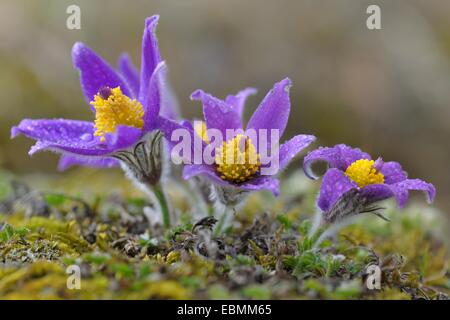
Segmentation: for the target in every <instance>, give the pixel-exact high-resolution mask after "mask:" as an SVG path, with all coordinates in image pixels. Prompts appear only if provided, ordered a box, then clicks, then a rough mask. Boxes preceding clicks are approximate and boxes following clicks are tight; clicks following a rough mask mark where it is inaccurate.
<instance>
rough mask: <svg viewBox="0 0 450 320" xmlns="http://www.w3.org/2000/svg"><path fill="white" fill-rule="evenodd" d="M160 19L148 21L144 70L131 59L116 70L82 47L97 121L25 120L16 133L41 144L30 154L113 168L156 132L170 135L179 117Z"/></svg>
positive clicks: (75, 52)
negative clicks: (157, 33)
mask: <svg viewBox="0 0 450 320" xmlns="http://www.w3.org/2000/svg"><path fill="white" fill-rule="evenodd" d="M158 19H159V17H158V16H152V17H149V18H147V19H146V21H145V28H144V35H143V40H142V57H141V70H140V72H138V70H137V69H136V68H135V67H134V65H133V64H132V62H131V60H130V58H129V57H128V55H126V54H123V55H122V56H121V57H120V59H119V67H118V70H114V69H113V67H111V66H110V65H109V64H108V63H107V62H106V61H105V60H103V59H102V58H101V57H100V56H98V55H97V54H96V53H95V52H94V51H93V50H92V49H90V48H89V47H87V46H86V45H84V44H82V43H76V44H75V45H74V46H73V49H72V60H73V64H74V66H75V67H76V68H77V69H78V70H79V72H80V82H81V88H82V91H83V93H84V96H85V98H86V101H87V103H88V104H90V106H91V110H92V111H93V112H94V118H95V120H94V121H93V122H89V121H78V120H65V119H43V120H32V119H25V120H22V121H21V123H20V124H19V125H18V126H15V127H13V128H12V130H11V135H12V137H13V138H14V137H16V136H17V135H19V134H23V135H25V136H27V137H29V138H31V139H34V140H36V141H37V142H36V144H35V145H34V146H33V147H32V148H31V150H30V152H29V153H30V155H31V154H33V153H35V152H38V151H41V150H52V151H56V152H58V153H61V154H62V155H63V156H62V158H61V161H60V164H59V167H60V169H65V168H67V167H68V166H71V165H74V164H77V165H86V166H99V167H111V166H116V165H117V164H118V161H117V160H116V159H114V158H111V157H112V156H114V155H115V154H116V153H117V152H118V151H122V150H126V149H128V148H132V147H133V146H135V145H136V144H137V143H138V142H139V141H141V140H142V139H143V138H144V136H145V135H146V134H147V133H149V132H152V131H154V130H161V131H163V132H164V131H165V129H166V127H167V126H170V123H169V122H170V121H169V120H168V119H167V118H175V117H176V114H177V112H176V104H175V103H174V99H173V96H172V95H171V90H170V88H169V87H168V85H167V81H166V64H165V62H164V61H162V60H161V56H160V53H159V48H158V43H157V39H156V36H155V28H156V25H157V23H158Z"/></svg>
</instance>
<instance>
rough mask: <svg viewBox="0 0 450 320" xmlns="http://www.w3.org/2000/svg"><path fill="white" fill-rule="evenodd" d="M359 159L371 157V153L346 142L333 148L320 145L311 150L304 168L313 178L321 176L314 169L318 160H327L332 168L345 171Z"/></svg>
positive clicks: (304, 162)
mask: <svg viewBox="0 0 450 320" xmlns="http://www.w3.org/2000/svg"><path fill="white" fill-rule="evenodd" d="M359 159H371V157H370V155H369V154H367V153H365V152H362V151H361V150H360V149H358V148H351V147H349V146H346V145H345V144H338V145H336V146H334V147H332V148H328V147H326V148H324V147H320V148H318V149H316V150H313V151H311V152H310V153H308V155H307V156H306V157H305V159H304V161H303V170H304V171H305V174H306V175H307V176H308V177H309V178H311V179H318V178H319V177H318V176H317V175H316V174H314V172H313V171H312V168H311V167H312V165H313V164H314V163H315V162H317V161H325V162H326V163H327V164H328V166H329V167H330V168H337V169H339V170H342V171H345V170H346V169H347V167H348V166H349V165H350V164H352V163H353V162H355V161H356V160H359Z"/></svg>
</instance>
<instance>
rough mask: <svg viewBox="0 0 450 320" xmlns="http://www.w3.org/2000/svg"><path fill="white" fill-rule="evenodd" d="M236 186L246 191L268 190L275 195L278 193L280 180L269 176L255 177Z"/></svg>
mask: <svg viewBox="0 0 450 320" xmlns="http://www.w3.org/2000/svg"><path fill="white" fill-rule="evenodd" d="M236 187H237V188H240V189H242V190H247V191H258V190H268V191H270V192H272V194H273V195H274V196H276V197H277V196H278V195H279V194H280V181H279V180H278V179H276V178H273V177H269V176H264V177H263V176H260V177H256V178H253V179H251V180H249V181H248V182H244V183H243V184H240V185H238V186H236Z"/></svg>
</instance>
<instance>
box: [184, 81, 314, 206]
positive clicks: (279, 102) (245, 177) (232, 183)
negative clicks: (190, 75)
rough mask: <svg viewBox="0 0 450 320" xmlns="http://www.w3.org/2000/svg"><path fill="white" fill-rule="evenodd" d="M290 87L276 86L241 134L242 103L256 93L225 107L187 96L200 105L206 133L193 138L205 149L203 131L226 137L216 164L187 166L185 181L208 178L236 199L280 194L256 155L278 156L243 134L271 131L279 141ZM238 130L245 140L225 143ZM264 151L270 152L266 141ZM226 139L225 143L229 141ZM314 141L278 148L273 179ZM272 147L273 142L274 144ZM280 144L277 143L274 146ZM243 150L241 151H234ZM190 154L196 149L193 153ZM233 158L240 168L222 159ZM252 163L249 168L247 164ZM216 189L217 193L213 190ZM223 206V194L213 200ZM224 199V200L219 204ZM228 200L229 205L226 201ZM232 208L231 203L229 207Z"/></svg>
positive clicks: (302, 139)
mask: <svg viewBox="0 0 450 320" xmlns="http://www.w3.org/2000/svg"><path fill="white" fill-rule="evenodd" d="M290 87H291V81H290V80H289V79H287V78H286V79H284V80H282V81H280V82H279V83H276V84H275V85H274V87H273V89H272V90H271V91H270V92H269V93H268V94H267V95H266V97H265V98H264V100H263V101H262V102H261V104H260V105H259V107H258V108H257V109H256V111H255V112H254V113H253V115H252V117H251V118H250V120H249V122H248V124H247V126H246V129H243V128H244V126H243V123H242V113H243V108H244V104H245V101H246V99H247V97H248V96H249V95H252V94H255V92H256V90H255V89H252V88H247V89H245V90H242V91H240V92H239V93H237V94H236V95H229V96H228V97H227V98H226V99H225V101H223V100H220V99H218V98H215V97H213V96H212V95H210V94H207V93H205V92H203V91H202V90H197V91H195V92H194V93H193V94H192V95H191V99H193V100H200V101H201V102H202V104H203V114H204V118H205V123H204V128H200V130H198V129H199V128H194V129H195V132H196V133H197V134H198V135H199V136H200V137H201V138H202V139H203V141H204V143H205V145H208V144H209V143H210V142H209V141H208V136H207V134H206V132H202V129H203V130H206V129H207V130H210V129H216V130H219V131H220V133H221V135H222V137H224V138H223V139H224V141H223V145H220V146H219V147H218V148H216V149H215V152H214V153H215V155H214V157H215V160H214V163H213V164H204V163H202V164H188V165H186V166H185V167H184V171H183V177H184V178H185V179H189V178H191V177H194V176H203V177H207V178H208V179H209V180H210V181H211V182H213V184H214V185H215V186H216V187H219V189H222V190H234V191H235V192H236V193H237V194H239V193H242V192H244V193H245V192H246V191H254V190H262V189H266V190H270V191H272V193H273V194H275V195H278V193H279V181H278V179H276V178H274V177H273V176H272V175H263V174H261V169H263V168H264V166H267V164H264V163H261V162H260V161H259V160H260V154H261V153H262V152H263V151H264V154H266V155H270V156H278V154H276V155H272V154H270V152H268V151H267V150H261V146H260V145H259V144H255V145H254V144H253V141H252V140H251V139H249V137H248V136H246V134H247V132H248V131H249V130H251V129H253V130H254V131H255V132H258V131H259V130H260V129H263V130H266V132H268V133H269V135H270V130H271V129H275V130H278V133H279V137H280V136H281V135H282V134H283V132H284V130H285V128H286V125H287V122H288V118H289V113H290V99H289V88H290ZM230 129H231V130H237V131H239V130H242V132H245V134H242V135H241V134H236V135H234V136H232V137H231V138H229V137H228V136H227V130H230ZM268 138H269V141H268V143H267V145H266V147H267V149H268V150H270V149H271V141H270V136H269V137H268ZM227 139H228V140H227ZM314 140H315V137H314V136H312V135H297V136H295V137H293V138H291V139H290V140H289V141H287V142H285V143H283V144H281V146H280V148H279V158H278V159H279V166H278V168H276V170H275V172H274V173H273V174H276V173H278V172H279V171H280V170H282V169H283V168H285V167H286V166H287V165H288V163H289V162H290V161H291V160H292V159H293V158H294V157H295V156H296V155H297V154H298V153H299V152H300V151H301V150H303V149H304V148H306V147H307V146H308V145H309V144H310V143H311V142H313V141H314ZM272 143H273V142H272ZM277 143H278V141H277ZM238 145H241V146H242V149H239V148H238ZM193 149H194V147H193ZM227 152H228V154H234V155H235V156H236V158H241V160H243V161H242V162H238V163H228V162H227V161H226V155H227ZM252 157H253V158H254V160H255V161H253V162H250V161H249V158H252ZM216 189H217V188H216ZM216 196H218V197H219V199H218V200H220V202H222V203H229V202H230V201H227V199H223V197H225V198H226V197H227V194H222V195H216ZM220 198H222V199H220ZM228 200H230V199H228ZM231 202H233V201H231Z"/></svg>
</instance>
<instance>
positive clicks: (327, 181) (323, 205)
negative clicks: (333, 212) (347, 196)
mask: <svg viewBox="0 0 450 320" xmlns="http://www.w3.org/2000/svg"><path fill="white" fill-rule="evenodd" d="M356 187H357V186H356V184H355V183H353V182H352V181H350V179H349V178H348V177H347V176H346V175H345V174H344V173H343V172H342V171H340V170H339V169H336V168H331V169H329V170H327V172H326V173H325V175H324V177H323V181H322V186H321V187H320V193H319V198H318V200H317V205H318V206H319V208H320V209H321V210H322V211H324V212H326V211H328V210H330V209H331V208H332V207H333V205H334V204H335V203H336V201H337V200H339V198H340V197H341V196H342V195H343V194H344V193H346V192H348V191H350V190H351V189H353V188H356Z"/></svg>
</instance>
